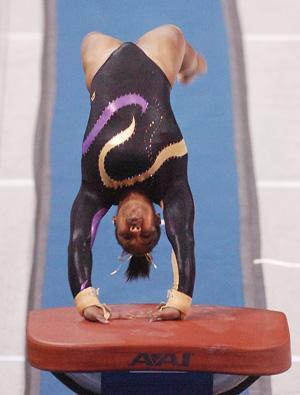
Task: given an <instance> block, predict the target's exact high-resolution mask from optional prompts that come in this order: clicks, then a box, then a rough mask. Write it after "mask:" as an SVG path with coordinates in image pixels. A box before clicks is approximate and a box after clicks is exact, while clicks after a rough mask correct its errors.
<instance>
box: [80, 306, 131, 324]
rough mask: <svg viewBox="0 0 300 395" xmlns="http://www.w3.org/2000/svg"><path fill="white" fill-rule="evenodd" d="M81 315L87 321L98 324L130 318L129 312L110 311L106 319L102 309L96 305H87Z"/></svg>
mask: <svg viewBox="0 0 300 395" xmlns="http://www.w3.org/2000/svg"><path fill="white" fill-rule="evenodd" d="M83 316H84V318H85V319H86V320H88V321H93V322H100V324H109V320H130V319H132V318H133V316H132V315H131V314H124V313H118V312H111V314H110V317H109V319H108V320H106V319H105V318H104V314H103V310H102V309H100V308H99V307H97V306H89V307H87V308H86V309H84V311H83Z"/></svg>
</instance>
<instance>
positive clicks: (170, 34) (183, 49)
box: [81, 25, 207, 90]
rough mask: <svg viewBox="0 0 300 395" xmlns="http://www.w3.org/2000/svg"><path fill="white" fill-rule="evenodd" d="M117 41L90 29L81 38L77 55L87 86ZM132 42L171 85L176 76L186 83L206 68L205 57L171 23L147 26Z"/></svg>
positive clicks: (117, 44)
mask: <svg viewBox="0 0 300 395" xmlns="http://www.w3.org/2000/svg"><path fill="white" fill-rule="evenodd" d="M121 44H122V41H121V40H119V39H117V38H115V37H111V36H107V35H105V34H103V33H99V32H91V33H89V34H88V35H87V36H86V37H85V38H84V39H83V41H82V46H81V56H82V65H83V69H84V72H85V78H86V85H87V88H88V90H90V84H91V81H92V79H93V77H94V75H95V73H96V72H97V70H98V69H99V68H100V67H101V66H102V65H103V63H104V62H105V61H106V59H107V58H108V57H109V55H110V54H111V53H112V52H113V51H114V50H115V49H117V48H118V47H119V46H120V45H121ZM136 44H137V45H138V46H139V47H140V48H141V49H142V50H143V51H144V52H145V53H146V55H147V56H149V57H150V58H151V59H152V60H153V61H154V62H155V63H156V64H158V66H160V68H161V69H162V70H163V71H164V73H165V74H166V76H167V77H168V79H169V81H170V83H171V85H173V84H174V82H175V80H176V77H178V80H179V81H180V82H182V83H188V82H190V81H192V79H193V78H194V77H195V76H196V75H197V74H199V73H205V72H206V69H207V65H206V62H205V59H204V58H203V56H201V55H200V54H198V53H197V52H196V51H195V50H194V49H193V48H192V46H191V45H190V44H189V43H188V42H187V41H186V39H185V37H184V34H183V32H182V31H181V30H180V28H179V27H177V26H175V25H163V26H160V27H157V28H155V29H153V30H150V31H149V32H147V33H145V34H144V35H143V36H141V37H140V38H139V39H138V40H137V42H136Z"/></svg>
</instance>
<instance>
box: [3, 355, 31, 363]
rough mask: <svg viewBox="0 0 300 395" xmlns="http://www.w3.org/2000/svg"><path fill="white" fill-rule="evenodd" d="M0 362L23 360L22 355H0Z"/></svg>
mask: <svg viewBox="0 0 300 395" xmlns="http://www.w3.org/2000/svg"><path fill="white" fill-rule="evenodd" d="M0 362H25V356H24V355H0Z"/></svg>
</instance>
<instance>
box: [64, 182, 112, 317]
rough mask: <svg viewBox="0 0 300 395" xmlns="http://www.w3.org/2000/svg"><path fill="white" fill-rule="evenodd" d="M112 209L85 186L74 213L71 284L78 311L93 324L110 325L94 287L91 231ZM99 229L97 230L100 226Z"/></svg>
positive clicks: (81, 188) (77, 198) (70, 254)
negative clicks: (102, 216)
mask: <svg viewBox="0 0 300 395" xmlns="http://www.w3.org/2000/svg"><path fill="white" fill-rule="evenodd" d="M109 208H110V206H107V205H105V204H104V202H103V200H102V199H101V195H100V193H99V192H98V191H97V190H96V189H95V188H94V187H93V186H90V185H88V184H86V183H83V184H82V185H81V187H80V190H79V192H78V194H77V197H76V199H75V201H74V203H73V206H72V210H71V233H70V240H69V247H68V272H69V273H68V274H69V284H70V287H71V291H72V294H73V297H74V298H75V302H76V306H77V309H78V311H79V312H80V313H81V314H82V315H83V316H84V317H85V318H86V319H89V320H91V321H100V322H106V321H107V319H105V312H106V309H105V308H102V307H101V306H102V305H101V303H100V302H99V299H98V297H97V294H96V292H95V290H94V288H93V287H92V283H91V273H92V234H91V228H92V224H93V225H94V223H93V219H94V216H95V215H96V214H97V215H98V216H99V215H101V214H102V215H105V213H106V212H107V210H108V209H109ZM101 209H102V210H101ZM96 218H97V217H96ZM95 226H96V227H97V223H96V224H95ZM95 306H97V307H95Z"/></svg>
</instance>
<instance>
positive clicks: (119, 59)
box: [69, 43, 195, 296]
mask: <svg viewBox="0 0 300 395" xmlns="http://www.w3.org/2000/svg"><path fill="white" fill-rule="evenodd" d="M170 89H171V86H170V83H169V81H168V79H167V77H166V75H165V74H164V73H163V71H162V70H161V69H160V68H159V66H158V65H157V64H156V63H154V62H153V61H152V60H151V59H150V58H149V57H148V56H147V55H146V54H145V53H144V52H143V51H142V50H141V49H140V48H139V47H138V46H137V45H135V44H133V43H123V44H122V45H121V46H120V47H119V48H118V49H117V50H115V51H114V52H113V53H112V55H111V56H110V57H109V58H108V59H107V61H106V62H105V63H104V64H103V65H102V66H101V67H100V69H99V70H98V71H97V73H96V75H95V76H94V78H93V80H92V83H91V90H90V92H91V111H90V116H89V120H88V124H87V128H86V132H85V135H84V140H83V148H82V162H81V168H82V184H81V188H80V190H79V193H78V195H77V197H76V199H75V201H74V204H73V207H72V211H71V237H70V243H69V282H70V286H71V290H72V293H73V295H74V296H75V295H76V294H77V293H78V292H79V291H80V290H83V289H85V288H87V287H90V286H91V267H92V254H91V248H92V244H93V240H94V237H95V232H96V229H97V226H98V223H99V221H100V219H101V218H102V216H103V215H105V213H106V212H107V210H108V209H109V208H110V207H111V205H114V204H118V203H119V201H120V198H121V197H122V195H123V194H124V193H126V192H128V191H129V190H130V189H137V188H138V189H139V190H140V191H142V192H143V193H145V194H146V195H147V196H148V197H149V198H150V199H151V201H153V202H154V203H160V202H163V207H164V208H163V214H164V219H165V224H166V232H167V236H168V238H169V240H170V242H171V244H172V247H173V250H174V252H175V255H176V260H177V261H176V264H175V265H173V271H174V285H173V287H175V288H176V289H177V290H178V291H180V292H183V293H185V294H187V295H189V296H192V293H193V287H194V277H195V258H194V237H193V221H194V205H193V199H192V195H191V191H190V188H189V185H188V180H187V149H186V146H185V143H184V140H183V138H182V134H181V132H180V129H179V127H178V125H177V123H176V120H175V117H174V114H173V111H172V109H171V105H170Z"/></svg>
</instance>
